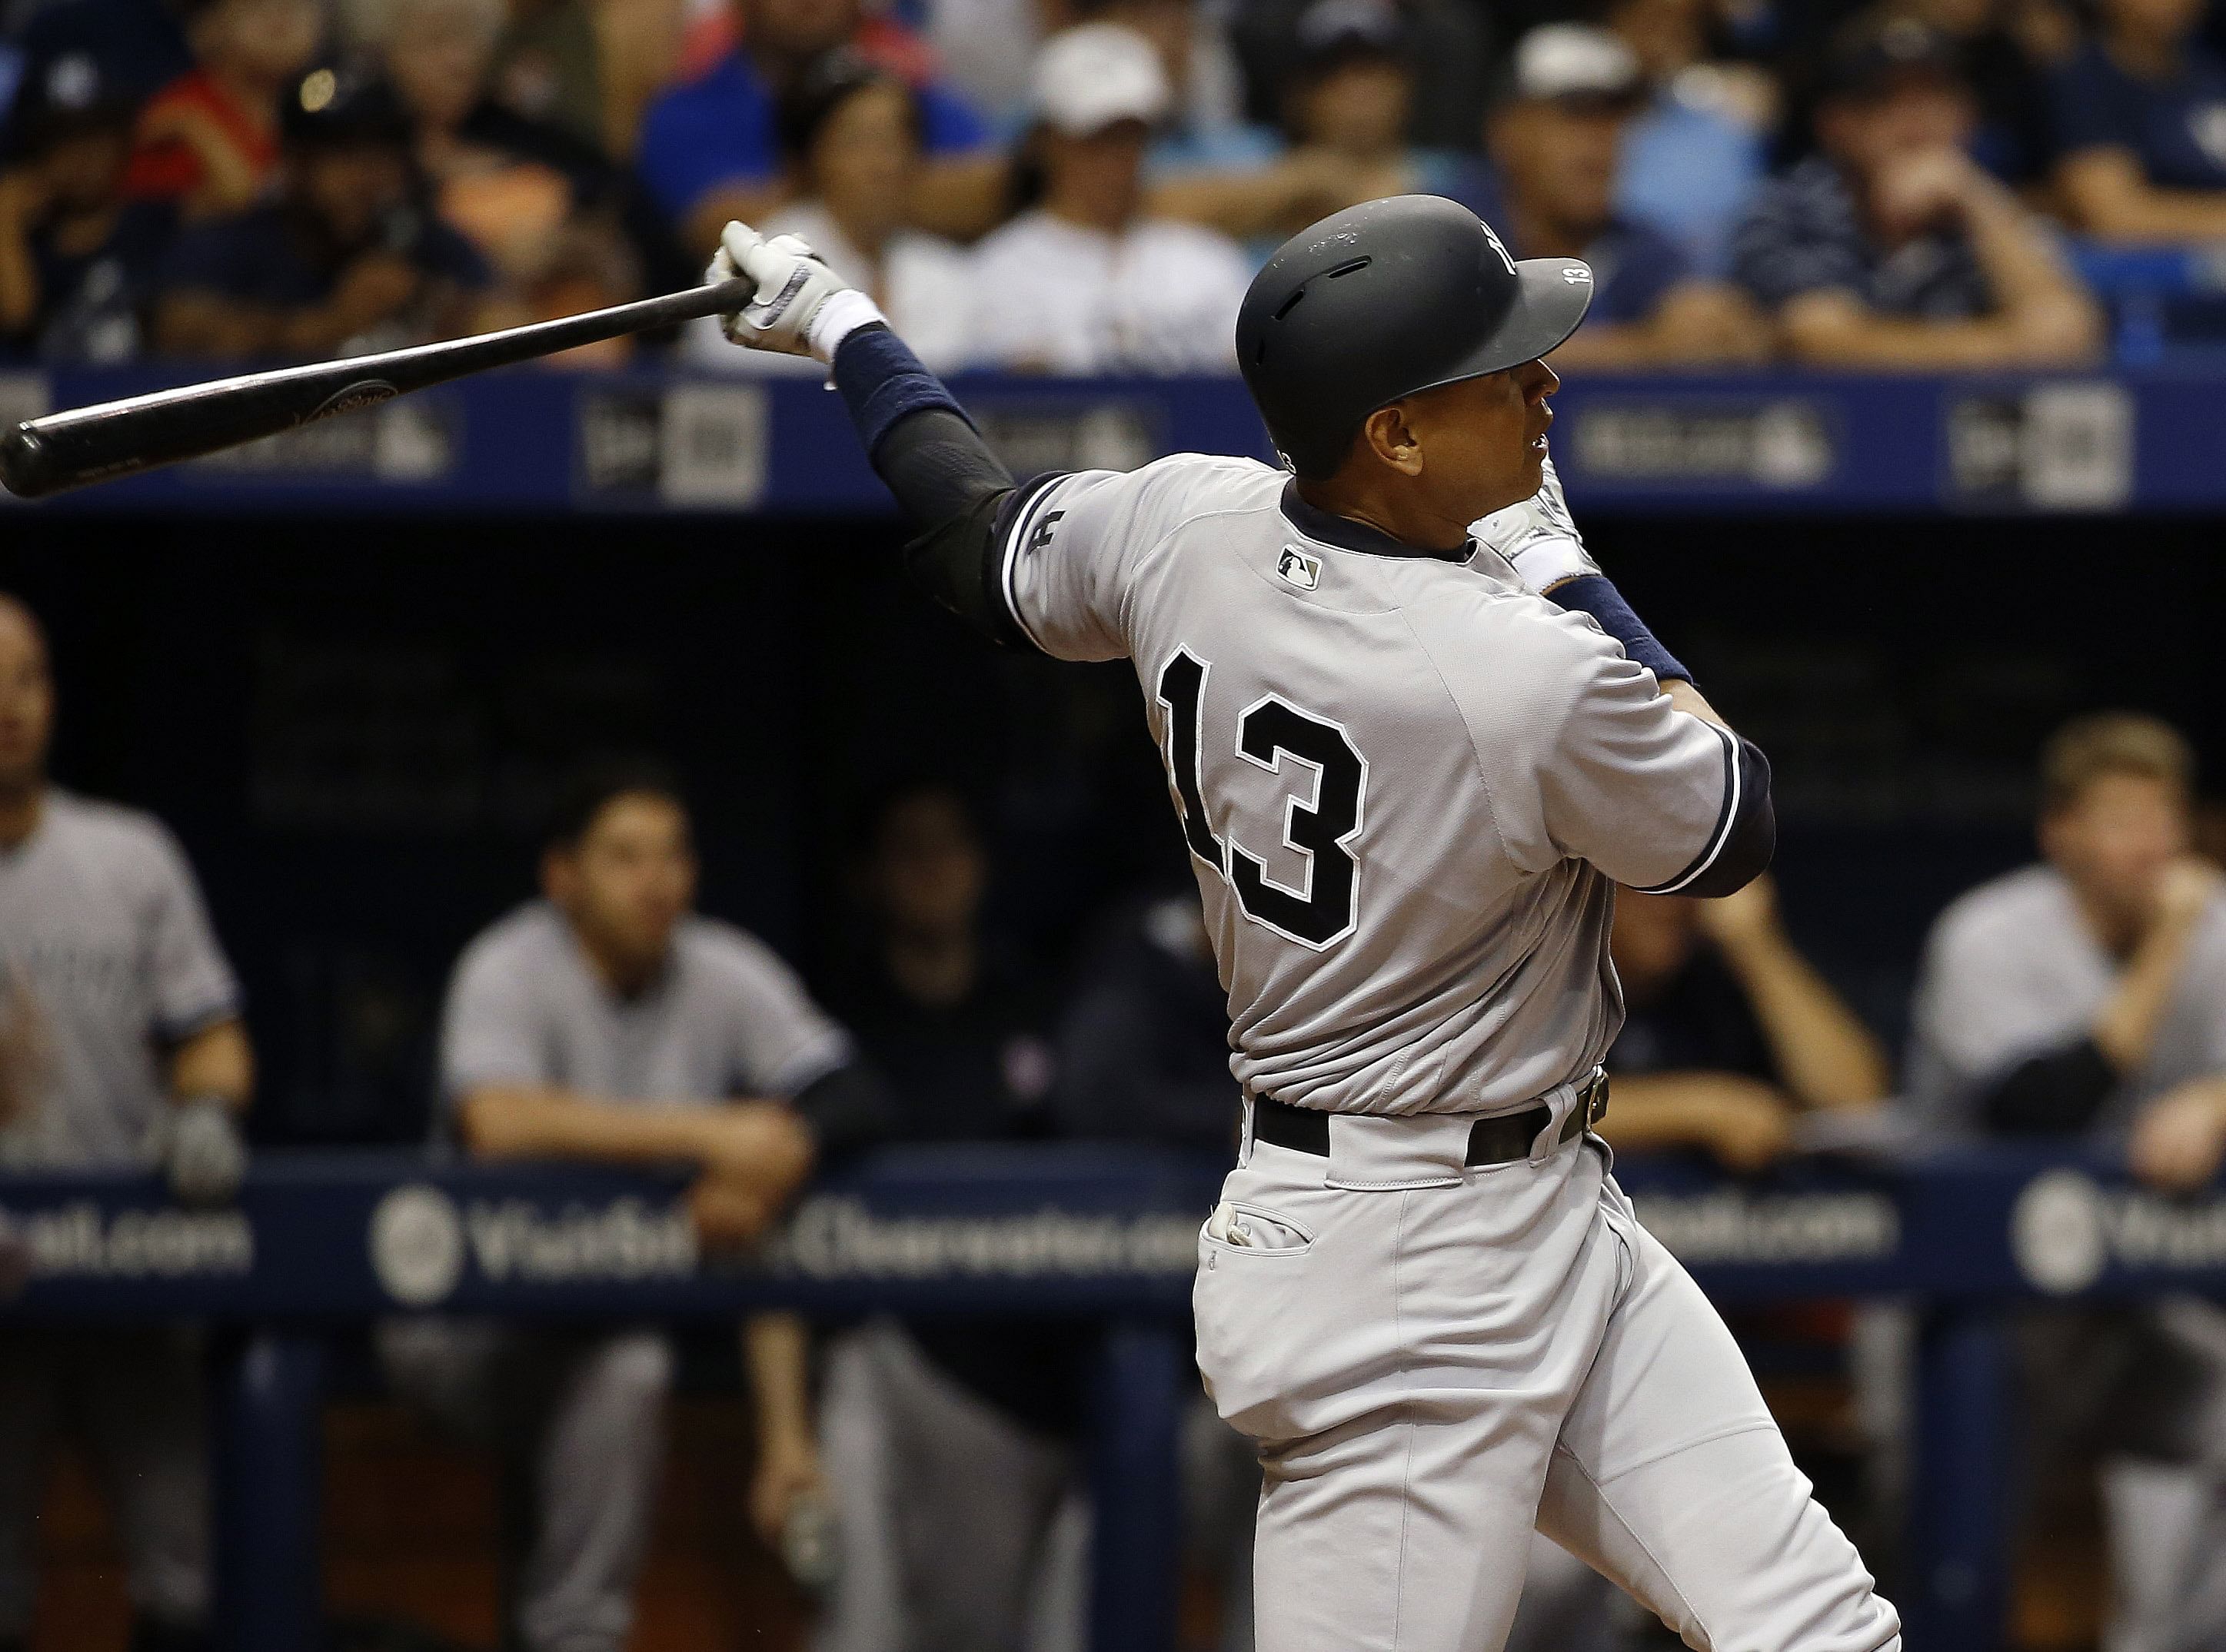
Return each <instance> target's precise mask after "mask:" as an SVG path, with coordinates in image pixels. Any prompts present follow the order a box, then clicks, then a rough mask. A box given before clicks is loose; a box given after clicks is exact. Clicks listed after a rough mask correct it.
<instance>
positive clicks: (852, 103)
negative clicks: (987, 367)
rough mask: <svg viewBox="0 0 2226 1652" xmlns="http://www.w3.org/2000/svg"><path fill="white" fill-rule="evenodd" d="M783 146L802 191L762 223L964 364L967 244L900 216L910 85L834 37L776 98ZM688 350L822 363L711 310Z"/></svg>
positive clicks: (708, 356) (788, 364) (754, 362)
mask: <svg viewBox="0 0 2226 1652" xmlns="http://www.w3.org/2000/svg"><path fill="white" fill-rule="evenodd" d="M781 148H782V149H783V150H784V152H785V154H786V155H787V156H788V158H789V164H790V166H791V167H792V168H793V170H794V173H795V176H796V181H797V187H798V197H799V198H798V200H793V201H792V202H791V203H790V204H789V205H787V206H783V207H780V208H779V209H778V210H777V211H775V212H774V213H773V215H772V216H771V217H769V218H768V219H766V221H765V222H764V223H763V224H762V225H760V226H759V227H760V229H762V230H763V231H764V232H765V233H766V234H767V235H800V236H802V237H803V238H805V240H806V241H808V242H810V243H811V246H812V248H813V250H814V251H817V253H818V254H819V256H820V257H823V258H824V259H826V260H827V262H828V264H830V266H831V267H832V268H833V269H834V270H836V272H837V273H838V274H840V275H841V276H843V278H844V279H845V280H847V281H849V282H850V283H852V284H853V285H855V286H856V287H858V288H859V289H862V290H863V291H866V292H869V293H871V294H872V295H874V302H877V303H878V304H880V305H881V313H882V314H883V315H887V317H888V318H889V325H890V326H892V327H894V328H895V329H896V330H897V332H898V333H900V334H902V335H903V337H904V340H905V341H906V343H907V344H909V345H910V346H912V347H913V351H914V352H915V353H917V354H918V355H919V359H921V360H922V361H924V362H925V363H926V364H927V365H929V366H930V367H932V368H935V369H937V370H938V371H943V372H947V371H950V370H952V369H955V368H958V367H962V366H964V365H965V363H966V359H967V355H968V340H967V322H968V310H969V308H970V305H971V303H972V297H973V286H972V279H971V276H970V274H969V271H968V268H967V260H966V254H965V253H964V251H960V250H959V249H958V248H957V247H956V246H954V245H951V243H950V242H948V241H945V240H943V239H941V238H939V237H937V236H932V235H925V234H923V233H921V232H919V231H917V230H913V229H907V228H906V226H905V215H906V209H907V207H908V206H909V205H910V203H911V200H912V195H913V183H914V181H915V179H916V178H917V177H918V175H919V166H920V114H919V99H918V98H917V96H916V95H915V94H914V93H913V90H912V88H911V87H910V86H906V84H905V83H904V82H903V81H902V80H900V79H898V78H897V77H896V76H894V75H893V74H891V73H888V72H887V70H884V69H881V68H877V67H874V65H873V64H872V63H870V62H868V60H866V59H865V58H863V57H862V56H860V55H859V54H857V53H855V52H853V51H851V50H849V48H846V47H845V48H836V50H835V51H833V52H830V54H827V56H825V57H824V58H822V59H821V60H819V61H818V62H817V63H815V64H814V65H812V66H811V67H810V68H809V69H806V70H805V72H804V73H802V74H801V75H799V76H798V79H797V81H796V84H795V85H794V86H793V87H792V89H791V91H790V92H789V95H788V96H787V97H786V98H784V99H783V100H782V104H781ZM688 353H689V354H690V357H691V358H693V359H696V360H697V361H700V362H701V363H703V365H707V366H715V367H719V368H722V369H725V370H728V371H736V370H740V371H758V372H762V371H764V370H765V369H766V365H768V364H779V366H780V367H785V368H788V369H789V370H791V371H797V372H822V371H824V370H822V369H821V368H819V367H818V366H817V365H816V364H814V363H812V362H811V361H808V360H803V359H798V358H796V357H791V356H778V355H772V354H768V353H765V352H762V351H756V350H737V349H735V347H734V346H731V345H729V344H728V342H727V341H726V340H725V339H724V338H723V337H722V335H721V334H720V332H719V324H718V322H717V321H716V320H715V319H707V320H706V321H703V322H702V323H701V324H700V325H698V326H696V327H691V328H690V331H689V334H688Z"/></svg>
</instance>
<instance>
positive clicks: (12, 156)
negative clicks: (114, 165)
mask: <svg viewBox="0 0 2226 1652" xmlns="http://www.w3.org/2000/svg"><path fill="white" fill-rule="evenodd" d="M138 115H139V105H138V104H137V101H136V100H135V99H134V98H132V97H131V96H130V93H129V92H127V91H125V90H124V88H122V87H120V86H117V85H116V84H115V83H114V81H113V80H111V79H109V78H108V77H107V76H105V74H103V73H102V72H101V68H100V65H99V62H98V61H97V60H95V59H94V58H93V56H92V54H91V53H89V52H65V53H63V54H61V55H60V56H59V57H57V58H54V59H53V60H50V61H48V62H43V63H35V64H33V65H32V66H31V67H30V68H29V72H28V73H26V74H25V75H24V77H23V84H22V87H21V89H20V90H19V91H18V92H16V105H15V107H14V108H13V109H12V110H10V111H9V115H8V119H7V129H6V137H5V140H4V146H0V147H4V158H5V160H7V161H8V162H21V161H28V160H35V159H36V158H37V157H39V156H42V155H44V154H45V153H46V152H47V151H48V150H49V149H54V148H56V147H57V146H59V145H60V144H62V143H68V142H70V141H71V140H72V139H73V138H79V137H92V136H93V135H94V134H96V133H98V134H102V135H107V136H118V137H129V136H130V132H131V129H132V125H133V124H134V123H135V122H136V121H137V118H138Z"/></svg>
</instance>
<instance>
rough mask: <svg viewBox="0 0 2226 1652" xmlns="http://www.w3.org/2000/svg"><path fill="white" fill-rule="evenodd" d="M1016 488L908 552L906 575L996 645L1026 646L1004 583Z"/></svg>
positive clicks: (932, 531) (910, 545)
mask: <svg viewBox="0 0 2226 1652" xmlns="http://www.w3.org/2000/svg"><path fill="white" fill-rule="evenodd" d="M1012 498H1013V490H1012V489H1010V488H1008V489H1005V490H1004V491H1002V492H997V493H993V494H990V495H989V497H988V498H986V499H982V500H980V501H978V502H977V503H976V504H975V505H973V507H972V508H971V509H970V510H968V511H965V512H964V513H963V514H961V515H959V516H956V517H953V518H951V520H949V521H948V522H945V523H944V524H942V525H941V526H939V527H935V528H931V529H929V530H928V531H926V532H925V533H924V534H921V535H920V536H919V537H918V538H916V539H913V540H911V541H909V542H907V543H906V545H905V548H904V565H905V572H906V573H907V574H908V575H911V576H912V578H913V581H916V582H917V583H918V584H919V587H920V588H922V589H923V590H925V592H926V593H927V594H929V595H930V596H932V597H933V598H934V599H935V601H936V604H937V606H938V607H942V608H943V609H944V610H945V611H947V612H949V613H954V614H956V615H957V616H958V618H959V619H963V620H964V621H965V622H966V623H967V624H968V625H969V626H972V627H973V628H974V629H975V630H976V631H978V632H981V633H982V634H983V636H985V637H987V638H989V640H990V641H992V642H994V643H996V644H999V645H1002V646H1004V647H1008V648H1021V647H1025V646H1027V638H1026V637H1024V636H1022V635H1021V628H1020V626H1017V625H1015V624H1014V621H1013V613H1012V610H1011V609H1010V608H1009V607H1007V606H1006V603H1005V594H1004V590H1003V588H1002V583H1001V578H1002V570H1001V569H999V567H998V565H997V563H998V558H997V545H998V543H999V539H1000V535H999V533H998V528H999V526H1000V525H1001V524H1002V518H1003V516H1004V507H1005V505H1007V503H1008V502H1009V501H1010V500H1011V499H1012Z"/></svg>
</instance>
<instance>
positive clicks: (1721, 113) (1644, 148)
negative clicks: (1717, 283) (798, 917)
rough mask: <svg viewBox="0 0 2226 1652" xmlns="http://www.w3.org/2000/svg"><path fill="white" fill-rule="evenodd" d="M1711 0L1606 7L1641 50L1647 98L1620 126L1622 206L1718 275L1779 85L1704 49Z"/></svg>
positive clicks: (1748, 193)
mask: <svg viewBox="0 0 2226 1652" xmlns="http://www.w3.org/2000/svg"><path fill="white" fill-rule="evenodd" d="M1710 10H1712V9H1711V8H1710V7H1709V6H1708V3H1707V0H1612V3H1610V4H1609V5H1608V6H1607V8H1606V10H1605V11H1604V12H1603V13H1602V15H1601V22H1602V23H1603V24H1604V25H1605V26H1606V28H1608V29H1611V30H1612V31H1613V32H1614V33H1615V34H1616V35H1617V36H1618V37H1619V38H1620V39H1621V40H1622V41H1623V42H1624V44H1625V45H1626V46H1628V47H1630V48H1631V51H1632V53H1633V54H1635V55H1636V56H1637V57H1638V63H1639V68H1640V71H1641V73H1642V75H1643V76H1644V81H1645V94H1644V100H1643V101H1642V102H1641V104H1640V105H1639V106H1638V109H1637V111H1635V112H1634V113H1633V114H1632V116H1631V124H1630V126H1629V129H1628V130H1626V131H1625V134H1624V139H1623V159H1622V162H1621V164H1620V165H1619V167H1618V168H1617V171H1616V182H1615V205H1616V210H1617V211H1618V212H1619V213H1622V214H1623V215H1624V216H1625V217H1626V218H1636V219H1644V220H1645V221H1646V222H1647V223H1649V224H1651V225H1653V226H1655V227H1656V228H1657V229H1659V230H1661V231H1662V232H1663V233H1664V234H1666V235H1668V236H1669V238H1670V239H1672V240H1673V241H1675V242H1676V244H1677V247H1678V250H1679V251H1681V252H1682V253H1683V254H1684V256H1685V257H1686V258H1687V259H1688V260H1689V261H1690V262H1691V264H1693V266H1694V267H1695V269H1697V270H1701V271H1703V272H1705V273H1707V274H1708V275H1711V276H1720V275H1721V274H1722V273H1723V271H1724V269H1725V266H1726V265H1727V264H1729V262H1730V259H1731V238H1732V232H1733V229H1735V228H1736V227H1738V225H1739V217H1740V215H1741V214H1742V213H1745V212H1746V206H1747V202H1748V200H1750V199H1752V196H1753V194H1754V191H1755V188H1756V187H1757V186H1758V185H1759V184H1760V183H1761V181H1762V177H1763V172H1764V166H1765V158H1766V157H1765V150H1766V149H1767V148H1768V144H1767V142H1766V134H1767V132H1768V130H1769V128H1770V126H1771V122H1772V121H1773V119H1774V118H1775V117H1776V114H1777V90H1778V89H1777V85H1776V83H1775V81H1774V80H1772V79H1771V77H1770V76H1769V75H1768V74H1767V73H1765V72H1764V71H1762V70H1761V69H1760V68H1759V67H1758V66H1756V65H1752V64H1742V63H1729V62H1723V61H1719V60H1711V59H1709V58H1708V55H1707V52H1708V45H1709V41H1708V13H1709V11H1710Z"/></svg>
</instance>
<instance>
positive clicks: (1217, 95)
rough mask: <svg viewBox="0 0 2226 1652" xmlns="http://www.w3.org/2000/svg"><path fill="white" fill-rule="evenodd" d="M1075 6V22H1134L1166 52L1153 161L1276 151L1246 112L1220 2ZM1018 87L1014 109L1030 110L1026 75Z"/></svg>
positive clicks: (1250, 161)
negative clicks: (1163, 107)
mask: <svg viewBox="0 0 2226 1652" xmlns="http://www.w3.org/2000/svg"><path fill="white" fill-rule="evenodd" d="M1074 10H1075V13H1076V16H1075V19H1074V20H1075V21H1076V22H1107V23H1119V24H1120V25H1121V26H1122V27H1123V28H1124V29H1134V30H1135V32H1136V33H1137V34H1139V35H1142V36H1143V37H1144V39H1146V40H1147V41H1150V42H1151V46H1152V49H1153V50H1154V51H1155V52H1157V53H1158V54H1160V67H1161V69H1162V70H1164V71H1165V72H1166V74H1167V119H1166V120H1165V121H1164V122H1163V123H1162V124H1161V127H1160V130H1159V131H1158V132H1157V133H1156V134H1155V142H1154V144H1153V149H1152V159H1153V162H1154V165H1155V166H1160V167H1185V166H1188V167H1199V166H1221V167H1258V166H1260V165H1262V164H1263V163H1264V162H1269V161H1271V160H1273V159H1274V158H1275V151H1276V148H1277V145H1276V143H1275V135H1274V134H1273V133H1272V132H1269V131H1267V130H1262V129H1261V128H1259V127H1256V126H1255V125H1253V124H1250V122H1248V121H1247V120H1246V119H1245V118H1244V76H1243V70H1241V69H1240V68H1239V67H1237V54H1236V53H1235V52H1234V51H1232V50H1231V48H1230V44H1229V36H1228V34H1227V32H1226V30H1225V29H1224V28H1223V18H1222V15H1221V13H1220V12H1219V11H1218V10H1216V9H1215V8H1213V7H1212V6H1208V5H1205V4H1201V3H1199V0H1090V3H1085V4H1083V5H1080V6H1078V7H1076V8H1075V9H1074ZM1029 61H1030V62H1031V63H1033V54H1030V58H1029ZM1020 89H1021V96H1020V97H1019V98H1014V99H1013V103H1014V105H1016V106H1015V107H1014V114H1015V115H1016V116H1018V117H1021V118H1025V116H1026V112H1027V98H1026V93H1027V81H1026V79H1025V78H1023V80H1022V82H1021V88H1020Z"/></svg>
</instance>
